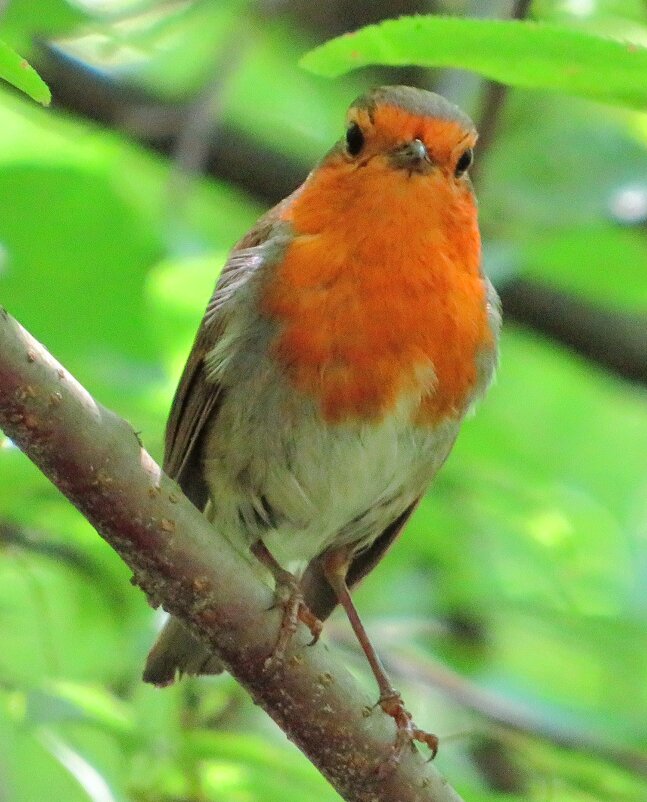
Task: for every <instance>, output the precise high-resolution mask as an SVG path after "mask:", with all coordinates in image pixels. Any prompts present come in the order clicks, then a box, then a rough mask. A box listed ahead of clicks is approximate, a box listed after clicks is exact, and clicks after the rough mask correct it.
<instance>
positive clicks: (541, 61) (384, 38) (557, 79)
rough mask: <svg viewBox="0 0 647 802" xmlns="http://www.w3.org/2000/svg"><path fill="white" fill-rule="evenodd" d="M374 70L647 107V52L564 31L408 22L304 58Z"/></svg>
mask: <svg viewBox="0 0 647 802" xmlns="http://www.w3.org/2000/svg"><path fill="white" fill-rule="evenodd" d="M369 64H387V65H390V66H408V65H413V64H415V65H419V66H424V67H456V68H459V69H466V70H472V71H473V72H477V73H479V74H481V75H483V76H485V77H486V78H492V79H493V80H496V81H500V82H502V83H506V84H510V85H511V86H518V87H524V88H527V89H552V90H558V91H561V92H565V93H567V94H571V95H579V96H581V97H586V98H590V99H593V100H600V101H603V102H605V103H616V104H620V105H622V106H629V107H632V108H639V109H643V108H644V107H645V104H646V103H647V82H646V81H645V74H647V49H646V48H644V47H641V46H640V45H637V44H634V43H628V42H619V41H614V40H613V39H608V38H605V37H603V36H599V35H596V34H592V33H585V32H583V31H580V30H575V29H572V28H568V27H565V26H560V25H549V24H542V23H536V22H528V21H523V22H521V21H517V20H507V21H504V20H478V19H465V18H458V17H442V16H416V17H401V18H400V19H397V20H386V21H385V22H382V23H380V24H379V25H368V26H367V27H365V28H361V29H360V30H359V31H357V32H356V33H351V34H345V35H344V36H340V37H338V38H336V39H332V40H331V41H329V42H326V43H325V44H323V45H321V46H320V47H317V48H315V49H314V50H311V51H310V52H309V53H306V55H305V56H303V58H302V59H301V65H302V66H303V67H305V68H306V69H309V70H311V71H312V72H316V73H318V74H320V75H326V76H329V77H335V76H338V75H341V74H343V73H345V72H348V71H349V70H352V69H355V68H357V67H364V66H366V65H369Z"/></svg>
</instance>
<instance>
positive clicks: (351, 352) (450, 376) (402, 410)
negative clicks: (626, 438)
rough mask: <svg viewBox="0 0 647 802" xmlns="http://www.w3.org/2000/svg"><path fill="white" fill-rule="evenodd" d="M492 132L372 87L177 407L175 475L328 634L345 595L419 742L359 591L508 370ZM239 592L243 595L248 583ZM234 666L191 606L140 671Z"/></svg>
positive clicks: (277, 657) (387, 699)
mask: <svg viewBox="0 0 647 802" xmlns="http://www.w3.org/2000/svg"><path fill="white" fill-rule="evenodd" d="M476 140H477V132H476V130H475V127H474V125H473V123H472V121H471V120H470V118H469V117H468V116H467V115H466V114H465V113H464V112H463V111H461V110H460V109H459V108H458V107H457V106H455V105H453V104H452V103H450V102H449V101H448V100H446V99H445V98H443V97H442V96H440V95H438V94H435V93H433V92H430V91H427V90H423V89H417V88H413V87H408V86H383V87H378V88H374V89H371V90H369V91H367V92H366V93H365V94H363V95H362V96H360V97H359V98H357V99H356V100H355V101H354V102H353V103H352V104H351V105H350V108H349V110H348V113H347V116H346V123H345V129H344V134H343V136H342V138H341V139H340V140H339V141H338V142H337V143H336V144H335V145H334V146H333V147H332V148H331V149H330V150H329V151H328V152H327V153H326V155H325V156H324V157H323V158H322V159H321V161H320V162H319V163H318V164H317V165H316V166H315V168H314V169H313V170H312V172H311V173H310V174H309V175H308V177H307V179H306V180H305V182H304V183H303V184H302V185H301V186H300V187H299V188H297V189H296V190H295V191H294V192H293V193H292V194H291V195H289V196H288V197H286V198H285V199H284V200H282V201H281V202H279V203H278V204H277V205H276V206H275V207H274V208H272V209H271V210H270V211H268V212H267V213H266V214H265V215H264V216H262V217H261V218H260V219H259V220H258V222H257V223H256V224H255V226H254V227H253V228H252V229H251V230H250V231H249V233H247V234H246V235H245V236H244V237H243V238H242V239H241V240H240V241H239V242H238V243H237V244H236V245H235V246H234V248H233V250H232V251H231V253H230V255H229V258H228V260H227V262H226V264H225V267H224V269H223V270H222V272H221V274H220V277H219V279H218V281H217V283H216V287H215V290H214V292H213V295H212V297H211V300H210V301H209V303H208V305H207V308H206V312H205V314H204V317H203V319H202V321H201V323H200V326H199V329H198V332H197V335H196V338H195V341H194V344H193V347H192V350H191V352H190V354H189V357H188V360H187V363H186V366H185V368H184V372H183V374H182V376H181V379H180V382H179V385H178V387H177V391H176V393H175V397H174V400H173V404H172V407H171V411H170V414H169V418H168V423H167V428H166V439H165V453H164V462H163V468H164V470H165V472H166V473H167V474H168V475H169V476H170V477H171V478H173V479H175V480H176V481H177V482H178V483H179V485H180V487H181V488H182V490H183V491H184V493H185V494H186V495H187V496H188V498H189V499H190V500H191V501H192V503H193V504H194V505H195V506H196V507H198V508H199V509H200V510H201V511H203V512H204V514H205V515H206V517H207V518H208V519H209V520H210V521H211V523H212V524H213V526H214V528H215V529H217V530H218V532H219V533H220V534H221V535H222V536H224V537H225V538H226V539H227V540H228V541H229V542H230V543H231V544H232V545H233V547H234V548H235V549H236V550H237V551H239V552H240V553H241V554H243V556H245V558H246V559H247V560H249V562H250V563H251V564H252V565H253V566H254V568H255V570H257V571H258V573H259V575H260V576H261V577H262V578H263V579H265V580H266V581H268V582H269V583H271V584H273V585H274V587H275V590H276V594H277V599H278V600H279V601H280V603H281V604H282V606H283V609H284V613H283V623H282V625H281V628H280V632H279V634H278V637H277V643H276V646H275V649H274V652H273V653H272V654H271V655H269V656H268V660H267V663H268V666H269V665H271V664H273V665H276V664H277V663H280V662H281V660H282V658H283V656H284V654H285V651H286V649H287V648H288V647H289V643H290V639H291V637H292V634H293V633H294V631H295V630H296V627H297V622H298V621H302V622H304V623H305V624H306V625H307V626H309V627H310V630H311V632H312V633H313V640H316V639H317V637H318V636H319V633H320V631H321V627H322V622H323V621H325V619H326V618H327V617H328V616H329V615H330V614H331V612H332V611H333V610H334V609H335V607H336V606H337V605H338V604H340V605H341V606H342V607H343V608H344V610H345V611H346V613H347V615H348V618H349V621H350V624H351V626H352V628H353V630H354V632H355V634H356V636H357V638H358V641H359V643H360V645H361V647H362V649H363V651H364V652H365V654H366V657H367V659H368V662H369V665H370V667H371V670H372V672H373V674H374V676H375V679H376V682H377V685H378V688H379V704H380V706H381V707H382V709H383V710H384V711H385V712H386V713H387V714H388V715H390V716H391V717H392V718H393V719H394V721H395V724H396V740H395V742H394V747H393V749H394V756H395V759H396V760H397V759H398V757H399V754H400V753H401V751H402V749H403V748H404V745H405V744H407V743H412V742H413V741H420V742H423V743H426V744H427V745H428V746H429V747H430V749H431V750H432V756H433V755H434V754H435V751H436V749H437V745H438V739H437V737H436V736H435V735H433V734H431V733H426V732H424V731H423V730H421V729H419V728H418V727H417V726H416V725H415V724H414V722H413V719H412V716H411V714H410V713H409V712H408V711H407V710H406V709H405V707H404V702H403V700H402V697H401V695H400V693H399V692H398V691H397V690H395V689H394V688H393V686H392V684H391V681H390V679H389V677H388V675H387V673H386V671H385V670H384V667H383V666H382V663H381V661H380V659H379V657H378V655H377V653H376V651H375V649H374V648H373V646H372V644H371V642H370V639H369V637H368V635H367V633H366V630H365V629H364V626H363V624H362V622H361V619H360V617H359V614H358V612H357V610H356V608H355V606H354V602H353V600H352V597H351V593H350V590H351V588H353V586H355V585H356V584H357V583H358V582H359V581H360V580H362V579H363V578H364V577H365V576H366V575H367V574H368V573H369V572H370V571H372V569H373V568H374V567H375V566H376V565H377V563H378V562H379V561H380V560H381V558H382V557H383V556H384V554H385V553H386V551H387V550H388V549H389V547H390V546H391V545H392V543H393V542H394V541H395V540H396V538H397V537H398V535H399V534H400V533H401V531H402V530H403V528H404V527H405V524H406V523H407V521H408V520H409V519H410V517H411V515H412V513H413V512H414V510H415V509H416V506H417V505H418V503H419V501H420V499H421V497H422V496H423V495H424V493H425V492H426V490H427V488H428V486H429V484H430V483H431V481H432V479H433V478H434V476H435V475H436V473H437V472H438V470H439V469H440V468H441V466H442V465H443V463H444V462H445V460H446V458H447V456H448V455H449V452H450V450H451V448H452V446H453V444H454V441H455V439H456V437H457V435H458V432H459V429H460V426H461V423H462V421H463V419H464V418H465V416H466V415H467V414H468V412H469V411H470V410H471V409H472V408H473V407H474V405H475V403H476V402H477V401H478V400H479V399H480V398H481V397H482V396H483V395H484V393H485V391H486V389H487V388H488V386H489V385H490V383H491V381H492V379H493V376H494V374H495V371H496V366H497V360H498V339H499V331H500V325H501V313H500V304H499V300H498V297H497V294H496V291H495V290H494V288H493V286H492V284H491V283H490V281H489V280H488V278H487V277H486V276H485V274H484V272H483V269H482V259H481V239H480V233H479V226H478V214H477V203H476V199H475V196H474V191H473V187H472V184H471V181H470V178H469V168H470V166H471V164H472V160H473V154H474V147H475V145H476ZM241 592H244V590H243V589H241ZM220 670H222V666H221V665H220V662H219V660H218V658H217V657H215V656H214V655H212V654H211V653H210V652H209V651H207V649H206V647H205V646H203V645H202V644H201V643H200V642H199V641H198V640H197V639H196V638H195V637H194V636H193V635H192V634H190V633H189V632H188V631H187V630H186V629H185V628H184V627H183V625H182V623H181V622H179V621H178V620H177V619H175V618H170V619H169V620H168V622H167V623H166V625H165V627H164V629H163V630H162V632H161V633H160V635H159V637H158V640H157V642H156V643H155V645H154V646H153V648H152V650H151V652H150V654H149V656H148V660H147V663H146V667H145V670H144V680H145V681H147V682H151V683H153V684H156V685H160V686H163V685H166V684H169V683H171V682H173V681H174V679H175V678H176V676H177V675H181V674H189V675H191V674H208V673H218V672H219V671H220Z"/></svg>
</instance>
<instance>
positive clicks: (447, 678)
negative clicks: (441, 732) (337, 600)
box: [331, 620, 647, 777]
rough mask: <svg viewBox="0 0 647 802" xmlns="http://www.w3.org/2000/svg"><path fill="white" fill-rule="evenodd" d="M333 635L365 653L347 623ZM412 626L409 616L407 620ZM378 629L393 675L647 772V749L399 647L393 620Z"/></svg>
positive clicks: (512, 725) (519, 728)
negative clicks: (561, 719)
mask: <svg viewBox="0 0 647 802" xmlns="http://www.w3.org/2000/svg"><path fill="white" fill-rule="evenodd" d="M427 624H428V622H427V621H426V620H425V622H423V623H422V624H421V623H419V622H409V627H410V628H412V629H418V630H419V629H420V628H421V627H425V628H426V625H427ZM331 629H332V635H333V640H334V642H335V643H338V644H339V645H341V646H343V647H344V648H346V649H348V650H349V651H351V652H352V653H353V654H356V655H357V656H358V657H359V656H360V654H361V653H360V651H359V648H358V646H357V641H356V640H355V639H354V638H353V637H352V633H351V632H350V630H349V628H348V627H347V626H345V625H344V626H335V625H333V627H331ZM405 630H406V622H405ZM372 632H373V634H374V636H375V638H376V642H379V643H380V644H381V651H382V652H383V654H384V655H385V659H384V663H385V665H386V666H387V668H388V669H389V670H390V671H391V672H392V674H393V676H395V677H400V678H402V679H405V680H408V681H409V682H416V683H420V684H421V685H422V686H424V687H429V686H433V687H435V688H438V689H439V690H440V691H442V692H443V693H444V694H446V695H447V696H448V697H450V698H452V699H453V700H454V701H455V702H457V703H458V704H460V705H462V706H463V707H465V708H467V709H469V710H472V711H473V712H475V713H478V714H479V715H481V716H483V718H485V719H487V720H488V721H490V722H493V723H495V724H497V725H499V726H500V727H501V728H503V729H505V730H512V731H514V732H518V733H522V734H523V735H527V736H530V737H532V738H541V739H542V740H544V741H549V742H550V743H553V744H555V745H556V746H560V747H562V748H564V749H568V750H571V751H577V752H584V753H586V754H590V755H596V756H597V757H599V758H601V759H603V760H606V761H608V762H610V763H615V764H616V765H618V766H622V767H623V768H625V769H628V770H629V771H632V772H635V773H637V774H640V775H641V776H643V777H647V755H645V754H644V753H641V752H638V751H632V750H631V749H627V748H622V747H621V748H619V747H616V746H614V745H613V744H612V743H609V742H604V741H602V740H601V739H599V738H596V737H595V736H594V735H593V734H591V733H590V732H588V731H586V730H578V729H575V728H574V727H572V726H560V725H559V724H558V723H557V722H555V721H553V720H549V719H548V718H546V717H544V716H541V715H540V714H537V713H536V712H534V711H533V710H531V709H529V708H528V707H524V706H523V705H522V704H520V703H518V702H515V701H511V700H510V699H506V698H504V697H503V696H501V695H500V694H497V693H495V692H492V691H488V690H484V689H483V688H480V687H479V686H478V685H476V684H475V683H473V682H471V681H470V680H469V679H467V678H466V677H464V676H462V675H461V674H459V673H457V672H456V671H453V670H452V669H451V668H449V667H448V666H446V665H445V664H443V663H441V662H440V661H439V660H436V659H435V658H433V657H432V656H431V655H428V654H425V655H421V654H420V653H414V652H412V651H411V650H407V651H406V653H405V652H404V650H403V649H402V648H398V645H397V644H398V643H401V642H402V641H403V638H402V632H401V630H398V629H397V628H396V627H395V626H392V625H391V624H390V622H388V621H387V622H386V623H385V624H382V625H380V624H379V623H375V622H374V625H373V627H372Z"/></svg>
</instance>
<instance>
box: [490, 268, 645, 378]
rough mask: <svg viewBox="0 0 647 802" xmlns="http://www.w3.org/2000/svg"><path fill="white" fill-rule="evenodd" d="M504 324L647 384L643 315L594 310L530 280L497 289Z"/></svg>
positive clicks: (583, 302)
mask: <svg viewBox="0 0 647 802" xmlns="http://www.w3.org/2000/svg"><path fill="white" fill-rule="evenodd" d="M499 294H500V296H501V301H502V303H503V308H504V310H505V316H506V319H507V320H514V321H516V322H517V323H519V324H521V325H522V326H525V327H528V328H529V329H532V330H534V331H537V332H540V333H541V334H544V335H546V336H548V337H551V338H552V339H554V340H557V341H558V342H560V343H561V344H562V345H565V346H567V347H568V348H570V349H571V350H572V351H575V352H576V353H577V354H579V355H580V356H583V357H585V358H586V359H589V360H590V361H591V362H594V363H596V364H598V365H600V366H601V367H603V368H605V369H606V370H608V371H610V372H611V373H614V374H615V375H617V376H621V377H622V378H623V379H628V380H629V381H632V382H636V383H639V384H643V385H647V316H645V315H642V314H634V315H629V314H622V313H621V312H615V311H610V310H608V309H603V308H601V307H597V306H594V305H593V304H591V303H589V302H588V301H584V300H582V299H581V298H578V297H576V296H575V295H570V294H568V293H566V292H562V291H561V290H557V289H554V288H552V287H547V286H546V285H545V284H540V283H539V282H537V281H532V280H530V279H521V278H518V279H513V280H510V281H507V282H506V283H505V284H504V285H503V286H501V287H499Z"/></svg>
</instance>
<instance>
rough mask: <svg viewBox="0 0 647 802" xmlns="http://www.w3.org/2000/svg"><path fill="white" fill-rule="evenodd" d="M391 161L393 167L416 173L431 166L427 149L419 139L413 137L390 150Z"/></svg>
mask: <svg viewBox="0 0 647 802" xmlns="http://www.w3.org/2000/svg"><path fill="white" fill-rule="evenodd" d="M391 162H392V163H393V165H394V166H395V167H400V168H402V169H403V170H413V171H414V172H418V173H421V172H426V171H427V170H428V169H429V168H430V167H431V166H432V160H431V157H430V156H429V151H428V150H427V148H426V147H425V143H424V142H423V141H422V140H421V139H413V140H411V142H407V143H406V145H401V146H400V147H398V148H397V149H396V150H394V151H392V153H391Z"/></svg>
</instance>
